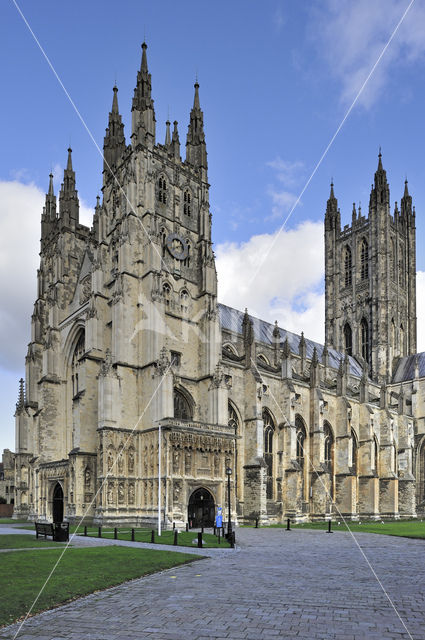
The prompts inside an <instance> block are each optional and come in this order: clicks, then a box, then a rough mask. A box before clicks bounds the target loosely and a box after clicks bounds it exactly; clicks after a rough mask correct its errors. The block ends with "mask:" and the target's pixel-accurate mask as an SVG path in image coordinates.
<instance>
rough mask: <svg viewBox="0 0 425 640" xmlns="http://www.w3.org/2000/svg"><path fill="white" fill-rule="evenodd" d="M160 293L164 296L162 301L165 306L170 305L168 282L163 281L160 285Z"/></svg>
mask: <svg viewBox="0 0 425 640" xmlns="http://www.w3.org/2000/svg"><path fill="white" fill-rule="evenodd" d="M162 295H163V297H164V302H165V304H166V306H167V307H169V306H170V298H171V287H170V285H169V284H168V282H164V284H163V285H162Z"/></svg>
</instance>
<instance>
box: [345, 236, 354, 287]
mask: <svg viewBox="0 0 425 640" xmlns="http://www.w3.org/2000/svg"><path fill="white" fill-rule="evenodd" d="M344 274H345V277H344V284H345V286H346V287H349V286H350V285H351V283H352V278H353V258H352V255H351V249H350V247H348V246H347V247H345V250H344Z"/></svg>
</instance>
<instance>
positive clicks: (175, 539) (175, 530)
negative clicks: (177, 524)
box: [173, 529, 179, 547]
mask: <svg viewBox="0 0 425 640" xmlns="http://www.w3.org/2000/svg"><path fill="white" fill-rule="evenodd" d="M178 535H179V532H178V531H177V529H174V541H173V545H174V546H175V547H177V536H178Z"/></svg>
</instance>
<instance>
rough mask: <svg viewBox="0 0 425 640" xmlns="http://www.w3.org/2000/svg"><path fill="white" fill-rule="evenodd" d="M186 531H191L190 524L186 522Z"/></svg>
mask: <svg viewBox="0 0 425 640" xmlns="http://www.w3.org/2000/svg"><path fill="white" fill-rule="evenodd" d="M186 531H189V523H188V522H186Z"/></svg>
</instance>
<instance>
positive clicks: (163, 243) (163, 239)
mask: <svg viewBox="0 0 425 640" xmlns="http://www.w3.org/2000/svg"><path fill="white" fill-rule="evenodd" d="M166 240H167V232H166V231H165V229H164V227H163V228H162V229H161V247H162V257H164V256H165V251H166V249H167V245H166Z"/></svg>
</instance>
